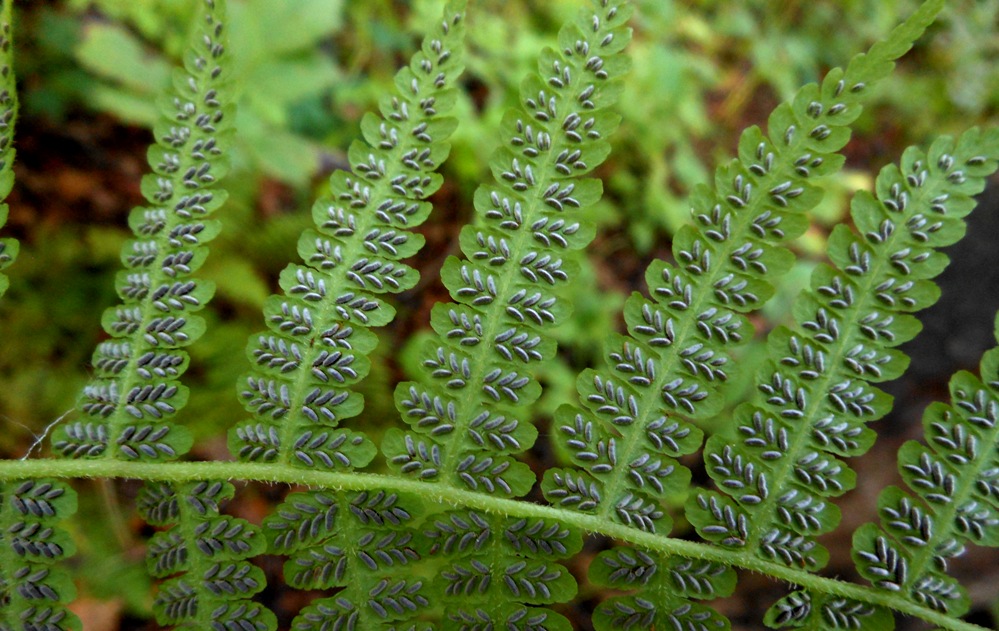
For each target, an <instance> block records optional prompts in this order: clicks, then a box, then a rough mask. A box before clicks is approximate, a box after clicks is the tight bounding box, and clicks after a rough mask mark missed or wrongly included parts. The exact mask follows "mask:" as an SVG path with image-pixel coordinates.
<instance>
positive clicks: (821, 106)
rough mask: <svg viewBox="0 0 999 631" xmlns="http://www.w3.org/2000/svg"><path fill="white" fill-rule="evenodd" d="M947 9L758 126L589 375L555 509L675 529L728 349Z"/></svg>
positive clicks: (564, 434)
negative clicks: (913, 50) (885, 86)
mask: <svg viewBox="0 0 999 631" xmlns="http://www.w3.org/2000/svg"><path fill="white" fill-rule="evenodd" d="M937 10H939V5H928V6H927V7H924V9H923V10H922V11H921V12H920V13H919V14H917V15H916V16H914V18H913V19H911V20H910V21H909V22H907V23H906V24H905V25H903V26H902V27H900V28H899V29H898V30H897V31H896V32H895V33H893V35H892V36H891V38H890V39H889V40H888V42H887V43H882V44H879V45H877V46H875V48H874V49H872V51H871V52H870V53H869V54H868V55H867V56H860V57H858V58H857V59H856V60H854V62H853V63H851V65H850V67H849V68H848V70H847V71H846V72H845V73H844V72H843V71H842V70H840V69H838V68H837V69H834V70H833V71H831V72H830V73H829V75H828V76H827V77H826V79H825V80H824V82H823V84H822V87H821V88H820V87H819V86H817V85H814V84H812V85H809V86H806V87H805V88H803V89H802V90H801V91H800V92H799V93H798V94H797V95H796V96H795V98H794V99H793V102H792V103H785V104H783V105H781V106H779V107H778V108H777V109H776V110H775V111H774V113H773V114H772V115H771V117H770V120H769V136H766V135H764V134H763V133H762V132H761V131H760V130H759V129H758V128H756V127H752V128H749V129H748V130H747V131H746V132H744V133H743V135H742V137H741V138H740V142H739V159H738V160H735V161H732V162H731V163H729V164H728V165H726V166H725V167H722V168H720V169H719V170H718V172H717V173H716V176H715V189H716V192H715V193H712V192H711V191H710V190H709V189H708V188H707V187H701V188H699V189H698V190H697V191H695V194H694V196H693V199H692V200H691V202H692V207H693V210H692V211H691V214H692V215H693V218H694V220H695V225H693V226H685V227H684V228H683V229H682V230H680V231H679V233H678V234H677V235H676V237H675V238H674V241H673V254H674V257H675V259H676V261H677V264H676V265H675V266H674V265H670V264H668V263H665V262H662V261H656V262H654V263H653V264H652V265H651V266H650V267H649V269H648V270H647V272H646V280H647V282H648V286H649V292H650V294H651V296H652V300H649V299H647V298H645V297H643V296H641V295H639V294H635V295H633V296H632V297H631V298H630V299H629V300H628V302H627V304H626V307H625V314H624V315H625V321H626V323H627V325H628V333H629V335H628V336H627V337H625V336H614V337H613V338H612V340H611V342H610V345H609V347H610V349H611V350H610V353H609V358H608V359H609V361H608V364H609V369H604V370H602V371H595V370H587V371H584V372H583V373H582V374H581V375H580V377H579V379H578V390H579V394H580V399H581V400H582V401H583V403H584V406H585V407H584V408H583V409H575V408H573V407H572V406H565V407H563V408H562V409H560V410H559V412H558V414H557V416H556V419H555V425H556V427H557V428H558V430H559V436H560V439H561V440H562V442H563V444H564V445H565V446H566V447H567V449H568V452H569V453H570V454H571V457H572V460H573V464H575V465H576V466H577V467H578V468H577V469H575V470H566V469H552V470H549V471H547V472H546V473H545V479H544V483H543V485H542V489H543V490H544V492H545V496H546V498H547V499H548V501H549V502H551V503H553V504H555V505H557V506H560V507H567V508H573V509H575V510H580V511H582V512H586V513H593V514H596V515H598V516H600V517H602V518H605V519H611V520H614V521H618V522H620V523H623V524H625V525H628V526H633V527H635V528H639V529H641V530H647V531H650V532H669V530H670V528H671V525H670V519H669V516H668V515H667V514H666V513H665V512H664V511H663V510H662V509H661V505H662V502H663V501H664V500H667V499H669V498H676V497H679V496H682V494H683V493H684V491H685V490H686V489H687V488H688V487H689V485H690V472H689V471H688V470H687V469H686V467H683V466H682V465H680V464H679V462H678V461H677V458H679V457H680V456H682V455H685V454H690V453H693V452H695V451H696V450H697V449H698V448H699V447H700V444H701V441H702V432H701V431H700V430H699V429H697V428H696V427H694V426H692V425H691V424H689V423H687V422H686V421H684V420H683V417H697V418H709V417H710V415H712V414H713V413H715V412H716V411H717V410H718V409H719V408H720V406H721V404H722V402H723V396H722V395H721V392H720V389H721V387H722V385H723V383H724V382H725V381H726V380H727V379H728V378H729V373H730V371H731V368H730V367H729V363H730V362H729V358H728V356H727V352H728V351H729V349H731V348H732V347H734V346H736V345H738V344H740V343H742V342H744V341H745V340H746V339H748V338H749V337H751V335H750V332H751V329H750V327H749V325H748V322H747V320H746V318H745V317H744V316H743V315H741V314H742V313H744V312H747V311H750V310H753V309H758V308H759V307H760V306H761V305H762V304H763V303H764V302H765V301H766V300H767V299H768V298H769V297H770V296H771V295H772V294H773V291H774V290H773V285H772V283H773V282H774V281H775V280H777V279H778V278H779V277H780V276H781V275H782V274H783V273H784V272H786V271H787V270H788V269H789V267H790V264H791V261H792V260H793V257H792V255H791V253H790V252H789V251H788V250H787V249H786V248H784V247H779V245H780V244H781V243H784V242H786V241H787V240H789V239H791V238H794V237H796V236H798V235H799V234H800V233H801V232H802V231H803V230H804V228H805V225H806V221H805V219H804V216H803V215H804V213H805V212H807V211H808V210H809V209H811V208H813V207H814V206H815V204H816V203H817V202H818V201H819V199H820V197H821V192H820V189H818V188H817V187H816V186H815V185H814V184H812V181H813V180H814V179H815V178H816V177H818V176H822V175H826V174H829V173H831V172H835V171H836V170H838V169H839V168H840V167H841V166H842V164H843V157H842V156H841V155H839V154H838V153H837V152H838V151H839V150H840V149H841V148H842V147H843V145H845V143H846V141H847V139H848V138H849V133H850V132H849V127H848V126H849V124H850V123H851V122H853V121H854V120H855V119H856V118H857V116H859V114H860V111H861V105H860V101H861V99H862V97H863V95H864V93H865V92H866V91H867V90H869V89H870V87H871V86H872V85H873V83H875V82H876V81H877V80H879V79H881V78H883V77H884V76H885V75H887V73H888V72H890V70H891V68H892V63H891V60H892V59H894V58H895V57H897V56H899V55H901V54H903V53H904V52H905V51H906V50H908V48H909V46H910V45H911V42H912V41H913V40H914V39H915V37H918V35H919V34H920V33H921V32H922V30H923V29H924V28H925V26H926V24H927V23H928V22H929V21H930V20H931V19H932V16H933V15H934V14H935V12H936V11H937Z"/></svg>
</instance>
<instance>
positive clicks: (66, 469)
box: [0, 460, 984, 631]
mask: <svg viewBox="0 0 999 631" xmlns="http://www.w3.org/2000/svg"><path fill="white" fill-rule="evenodd" d="M38 477H47V478H94V477H113V478H127V479H138V480H145V481H147V482H150V481H159V482H174V483H177V482H193V481H200V480H222V479H230V480H252V481H257V482H273V483H282V484H302V485H306V486H310V487H314V488H323V489H328V490H335V491H392V492H399V493H414V494H419V495H421V496H422V497H424V498H426V499H427V500H429V501H433V502H436V503H440V504H443V505H446V506H465V507H468V508H473V509H478V510H483V511H488V512H491V513H497V514H502V515H506V516H510V517H526V518H541V519H550V520H555V521H559V522H561V523H563V524H564V525H566V526H571V527H575V528H579V529H580V530H582V531H584V532H588V533H591V534H594V535H603V536H607V537H611V538H613V539H616V540H619V541H622V542H625V543H630V544H632V545H634V546H638V547H641V548H643V549H646V550H653V551H656V552H658V553H660V554H663V555H666V556H680V557H685V558H690V559H702V560H705V561H714V562H717V563H723V564H726V565H731V566H735V567H740V568H743V569H746V570H750V571H752V572H758V573H760V574H765V575H767V576H770V577H772V578H776V579H779V580H782V581H786V582H788V583H792V584H795V585H798V586H800V587H804V588H806V589H809V590H811V591H813V592H817V593H823V594H831V595H834V596H840V597H843V598H849V599H852V600H856V601H859V602H864V603H869V604H872V605H878V606H882V607H887V608H889V609H893V610H895V611H898V612H900V613H903V614H906V615H910V616H914V617H918V618H920V619H922V620H926V621H927V622H930V623H933V624H935V625H937V626H938V627H939V628H941V629H952V630H954V631H982V630H983V629H984V627H980V626H978V625H975V624H971V623H968V622H963V621H961V620H954V619H953V618H950V617H948V616H947V615H945V614H941V613H940V612H937V611H934V610H932V609H930V608H928V607H921V606H917V605H914V604H913V603H911V602H909V601H907V600H906V599H905V598H904V597H902V596H900V595H894V594H891V593H885V592H877V591H874V590H872V589H871V588H869V587H865V586H862V585H855V584H852V583H848V582H846V581H842V580H839V579H834V578H826V577H823V576H816V575H814V574H811V573H809V572H806V571H803V570H798V569H794V568H790V567H787V566H784V565H781V564H779V563H772V562H769V561H764V560H762V559H759V558H757V557H756V556H754V555H753V554H751V553H747V552H740V553H733V552H732V551H728V550H725V549H722V548H720V547H718V546H714V545H710V544H705V543H698V542H695V541H685V540H682V539H675V538H673V537H664V536H661V535H655V534H651V533H647V532H642V531H640V530H637V529H635V528H631V527H628V526H625V525H623V524H616V523H613V522H610V521H606V520H602V519H599V518H597V517H595V516H592V515H585V514H582V513H578V512H575V511H570V510H565V509H559V508H553V507H551V506H544V505H541V504H534V503H530V502H525V501H523V500H511V499H502V498H498V497H495V496H491V495H487V494H485V493H477V492H474V491H468V490H465V489H462V488H459V487H454V486H447V485H443V484H440V485H437V484H434V485H430V484H425V483H423V482H420V481H418V480H412V479H406V478H402V477H400V476H395V475H383V474H377V473H356V472H354V473H331V472H323V471H315V470H308V469H302V468H299V467H293V466H288V465H282V464H257V463H248V462H162V463H161V462H123V461H92V460H27V461H25V460H2V461H0V481H7V480H20V479H25V478H38Z"/></svg>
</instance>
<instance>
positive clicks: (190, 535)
mask: <svg viewBox="0 0 999 631" xmlns="http://www.w3.org/2000/svg"><path fill="white" fill-rule="evenodd" d="M232 495H233V487H232V485H231V484H229V483H226V482H192V483H187V484H180V485H176V486H172V485H168V484H149V485H147V486H146V487H145V488H143V490H142V492H141V493H140V495H139V497H138V500H137V504H138V506H139V512H140V514H141V515H142V516H143V517H144V518H145V519H146V520H147V521H148V522H149V523H151V524H153V525H156V526H171V528H170V529H169V530H165V531H163V532H159V533H157V534H156V535H155V536H154V537H153V538H152V540H151V541H150V542H149V553H148V556H147V559H146V560H147V563H148V566H149V572H150V574H152V575H153V576H157V577H171V578H169V579H168V580H166V581H165V582H164V583H162V584H161V585H160V588H159V593H158V594H157V596H156V599H155V601H154V603H153V611H154V613H155V614H156V619H157V621H159V623H160V624H165V625H175V626H177V628H180V629H246V630H247V631H267V630H272V629H275V628H276V627H277V622H276V620H275V618H274V615H273V614H272V613H271V612H270V611H268V610H267V609H265V608H263V607H261V606H260V605H258V604H256V603H253V602H252V601H250V600H249V599H250V598H251V597H252V596H253V595H254V594H256V593H257V592H259V591H260V590H261V589H263V588H264V576H263V572H262V571H261V570H260V568H258V567H256V566H254V565H252V564H251V563H250V562H249V561H247V560H246V559H248V558H250V557H253V556H257V555H259V554H262V553H263V552H264V550H265V548H266V543H265V541H264V537H263V536H262V535H261V533H260V530H259V529H258V528H257V527H256V526H253V525H252V524H250V523H249V522H247V521H246V520H243V519H238V518H235V517H229V516H227V515H221V514H220V513H219V506H220V504H222V503H223V502H225V501H226V500H228V499H230V498H231V497H232Z"/></svg>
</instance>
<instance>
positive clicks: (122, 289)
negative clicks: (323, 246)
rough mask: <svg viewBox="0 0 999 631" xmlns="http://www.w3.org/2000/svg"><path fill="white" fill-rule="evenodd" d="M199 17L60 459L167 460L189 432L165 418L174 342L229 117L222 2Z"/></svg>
mask: <svg viewBox="0 0 999 631" xmlns="http://www.w3.org/2000/svg"><path fill="white" fill-rule="evenodd" d="M203 16H204V17H203V22H202V24H201V26H200V28H199V30H198V32H197V34H196V35H195V37H194V38H193V40H192V42H191V44H190V47H189V49H188V53H187V54H186V55H185V58H184V69H183V70H182V71H181V70H177V71H176V72H175V74H174V82H173V83H174V86H173V92H172V95H170V96H168V98H166V99H165V100H164V101H163V102H162V104H161V110H162V112H163V118H162V119H161V121H160V122H159V123H158V124H157V125H156V127H155V129H154V131H153V133H154V135H155V137H156V144H154V145H153V146H152V147H151V148H150V150H149V164H150V166H151V167H152V170H153V172H152V173H151V174H148V175H146V176H144V177H143V180H142V192H143V195H144V196H145V197H146V199H147V200H148V202H149V203H150V206H149V207H144V208H143V207H140V208H136V209H134V210H133V211H132V213H131V215H130V216H129V225H130V226H131V227H132V230H133V232H134V233H135V237H136V238H135V239H133V240H132V241H130V242H128V243H127V244H126V245H125V246H124V248H123V249H122V261H123V262H124V264H125V268H126V269H125V271H123V272H121V273H119V275H118V278H117V280H116V286H117V290H118V295H119V297H120V298H121V300H122V303H121V304H120V305H119V306H117V307H112V308H110V309H108V310H107V311H106V312H105V313H104V317H103V325H104V330H105V331H106V332H107V333H108V335H110V336H111V337H112V338H113V339H111V340H109V341H106V342H102V343H101V344H99V345H98V346H97V349H96V351H94V354H93V359H92V364H93V367H94V379H93V380H92V381H91V382H90V383H89V384H88V385H87V386H86V387H85V388H84V390H83V396H82V399H81V401H80V404H79V408H80V411H81V412H82V413H83V415H84V416H85V417H86V418H85V420H81V421H77V422H75V423H71V424H69V425H66V426H62V427H60V428H59V429H58V430H57V433H56V436H55V438H54V440H53V446H54V447H55V449H56V451H57V452H59V453H60V454H62V455H63V456H66V457H71V458H109V459H115V460H131V461H138V460H171V459H174V458H177V457H178V456H180V455H181V454H183V453H184V452H186V451H187V450H188V449H190V446H191V437H190V433H189V432H188V431H187V430H186V429H185V428H183V427H180V426H176V425H174V424H173V423H171V422H170V419H171V417H173V416H174V415H175V414H176V413H177V411H178V410H179V409H180V408H182V407H183V406H184V405H185V404H186V403H187V388H186V387H185V386H183V385H181V383H180V377H181V376H182V375H183V373H184V371H185V370H187V366H188V361H189V358H188V354H187V352H186V351H185V350H184V348H185V347H187V346H189V345H190V344H192V343H193V342H194V341H195V340H197V339H198V338H199V337H200V336H201V335H202V333H204V330H205V323H204V320H203V319H202V318H200V317H198V316H196V315H192V314H194V313H195V312H197V311H199V310H201V309H202V308H203V307H204V306H205V304H206V303H207V302H208V301H209V299H211V297H212V294H213V293H214V286H213V285H212V284H211V283H208V282H205V281H201V280H198V279H197V278H195V277H194V276H193V274H194V272H196V271H197V269H198V268H199V267H201V265H202V263H204V261H205V258H206V256H207V254H208V252H207V248H205V243H207V242H208V241H210V240H211V239H213V238H214V237H215V236H216V234H218V231H219V224H218V222H217V221H214V220H211V219H209V218H208V217H209V216H210V215H211V214H212V213H213V212H214V211H215V210H217V209H218V208H219V207H220V206H221V205H222V203H223V202H224V201H225V198H226V194H225V191H224V190H221V189H217V188H216V185H217V184H218V182H219V180H220V179H221V178H222V176H223V175H224V174H225V172H226V171H227V169H228V164H227V158H226V156H225V151H226V148H227V146H228V145H229V143H230V141H231V135H232V132H233V127H232V123H233V119H234V114H235V111H234V105H233V104H232V102H231V95H230V90H229V88H228V85H227V83H228V82H227V78H226V75H227V74H228V73H227V69H228V68H229V63H228V58H227V56H226V53H225V42H226V34H225V32H224V26H223V24H224V19H225V2H224V0H204V4H203Z"/></svg>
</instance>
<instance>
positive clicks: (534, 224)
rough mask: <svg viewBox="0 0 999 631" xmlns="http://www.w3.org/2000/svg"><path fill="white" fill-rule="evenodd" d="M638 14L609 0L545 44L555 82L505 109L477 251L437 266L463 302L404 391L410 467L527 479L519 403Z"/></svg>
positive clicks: (548, 342)
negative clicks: (420, 379)
mask: <svg viewBox="0 0 999 631" xmlns="http://www.w3.org/2000/svg"><path fill="white" fill-rule="evenodd" d="M630 13H631V10H630V7H628V6H627V5H624V4H623V3H618V2H608V1H601V2H598V3H596V8H595V10H593V11H589V12H586V14H585V16H581V17H580V18H579V19H578V20H577V21H576V22H574V23H571V24H569V25H568V26H566V27H564V28H563V29H562V31H561V32H560V34H559V45H560V46H561V48H562V49H563V50H562V51H561V52H556V51H552V50H546V51H545V52H544V53H543V55H542V59H541V61H540V62H539V71H540V73H541V75H542V76H543V77H545V79H541V78H540V77H538V76H534V77H531V78H529V79H528V80H527V81H525V83H524V85H523V88H522V91H521V95H522V104H523V107H524V109H525V111H524V112H522V113H518V112H510V113H508V114H507V116H506V117H505V118H504V122H503V125H502V126H503V130H504V135H505V137H506V138H507V143H508V145H509V146H504V147H503V148H501V149H500V150H499V151H498V152H497V154H496V156H495V157H494V159H493V160H492V170H493V172H494V175H495V177H496V184H495V185H494V186H488V187H487V186H483V187H480V188H479V189H478V191H477V192H476V195H475V206H476V210H477V212H478V214H479V216H480V217H482V219H483V222H482V225H481V226H477V227H471V226H469V227H466V228H465V229H464V230H462V232H461V237H460V240H461V247H462V251H463V252H464V253H465V256H466V257H468V258H467V260H464V261H462V260H459V259H457V258H451V259H449V260H448V261H447V262H446V263H445V265H444V269H443V270H442V273H441V276H442V279H443V280H444V284H445V285H446V286H447V287H448V289H449V290H450V291H451V295H452V297H453V298H454V299H455V300H456V301H457V304H455V303H451V304H440V305H437V306H436V307H435V309H434V311H433V314H432V316H431V325H432V326H433V328H434V331H435V332H436V333H437V336H438V338H437V340H435V341H434V344H433V346H432V348H428V352H427V354H426V355H425V360H424V366H425V367H426V370H427V374H428V375H430V376H431V377H432V381H431V382H429V383H426V384H423V383H403V384H400V386H399V387H398V388H397V389H396V403H397V406H398V408H399V410H400V412H401V413H402V414H403V417H404V419H405V420H406V422H407V423H408V424H409V425H410V427H411V431H410V432H400V431H392V432H389V433H388V434H387V435H386V438H385V440H384V441H383V451H384V452H385V453H386V455H387V456H388V458H389V460H390V464H391V466H392V468H393V469H395V470H397V471H399V472H400V473H401V474H402V475H405V476H410V477H416V478H419V479H421V480H425V481H428V482H434V483H441V484H447V485H451V486H458V487H464V488H469V489H472V490H483V491H486V492H488V493H493V494H497V495H503V496H517V495H523V494H524V493H526V492H527V490H529V488H530V485H531V483H532V481H533V475H531V473H530V472H529V471H528V469H527V467H526V465H524V464H523V463H520V462H517V461H516V460H515V459H514V458H513V454H516V453H520V452H522V451H524V450H525V449H527V448H528V447H529V446H530V445H531V444H533V442H534V440H535V438H536V437H537V430H535V429H534V427H533V426H532V425H531V424H530V423H526V422H523V421H521V419H519V418H517V416H518V414H517V412H516V409H518V408H521V409H522V408H524V406H527V405H529V404H530V403H531V402H532V401H534V400H535V399H537V397H538V395H539V393H540V386H539V385H538V383H537V381H536V380H535V379H534V377H533V374H532V373H533V368H534V365H535V364H536V363H538V362H540V361H544V360H545V359H547V358H550V357H551V356H552V354H553V353H554V349H555V343H554V341H553V339H552V338H551V336H550V335H546V332H547V331H549V330H550V329H551V328H552V327H553V326H555V325H557V324H558V323H559V322H561V321H562V320H563V319H564V318H565V316H566V315H567V314H568V311H569V305H568V304H567V302H566V300H565V298H564V296H563V294H564V292H565V288H566V286H567V284H568V283H569V282H570V279H571V278H572V277H573V276H574V268H575V264H574V262H573V261H572V260H571V259H569V258H567V251H571V250H575V249H579V248H582V247H583V246H584V245H585V244H586V243H587V242H589V240H590V239H591V238H592V234H593V229H592V227H588V226H586V225H585V224H582V223H580V222H578V221H577V220H576V219H575V218H574V217H572V216H571V215H570V213H575V212H577V209H579V208H583V207H587V206H589V205H592V204H593V203H594V202H595V201H596V200H597V199H598V198H599V195H600V190H601V186H600V182H599V180H596V179H588V178H582V177H581V176H582V175H584V174H586V173H588V172H589V171H591V170H593V169H594V168H595V167H596V166H597V165H598V164H599V163H600V162H601V161H603V159H604V158H605V157H606V155H607V152H608V150H609V145H608V144H607V141H606V140H604V138H605V137H606V136H607V134H608V133H609V132H610V131H611V130H612V129H613V128H614V127H615V126H616V125H617V117H616V116H614V115H612V114H610V113H609V112H607V111H606V110H605V109H604V108H606V107H607V106H608V105H610V104H611V103H612V102H613V101H614V99H615V98H616V96H617V94H618V92H619V91H620V90H619V88H620V86H619V84H618V82H617V79H618V77H619V76H620V74H621V73H622V72H623V71H624V70H625V68H626V66H627V62H626V59H625V58H624V57H623V56H622V55H620V54H619V53H620V51H621V50H622V49H623V48H624V46H625V44H626V43H627V41H628V39H629V37H630V33H629V31H628V30H627V29H626V28H625V26H624V25H625V23H626V21H627V18H628V16H629V15H630Z"/></svg>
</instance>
